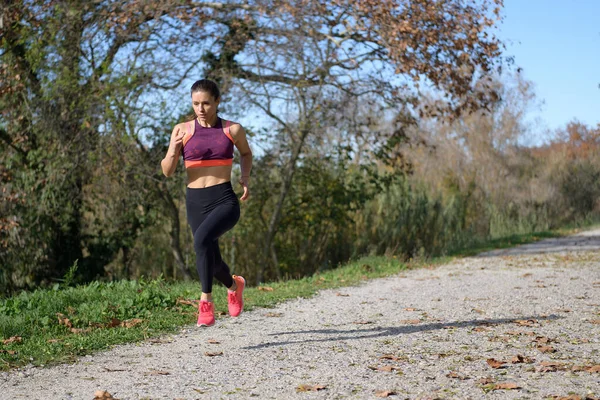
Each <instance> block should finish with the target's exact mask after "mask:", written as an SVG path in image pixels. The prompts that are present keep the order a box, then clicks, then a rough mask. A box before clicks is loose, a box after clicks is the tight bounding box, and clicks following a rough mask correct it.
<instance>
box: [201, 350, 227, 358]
mask: <svg viewBox="0 0 600 400" xmlns="http://www.w3.org/2000/svg"><path fill="white" fill-rule="evenodd" d="M204 355H205V356H207V357H217V356H222V355H223V352H222V351H215V352H210V351H207V352H205V353H204Z"/></svg>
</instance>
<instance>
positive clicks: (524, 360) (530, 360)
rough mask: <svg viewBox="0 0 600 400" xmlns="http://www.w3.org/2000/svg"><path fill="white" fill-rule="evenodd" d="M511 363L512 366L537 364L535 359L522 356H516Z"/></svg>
mask: <svg viewBox="0 0 600 400" xmlns="http://www.w3.org/2000/svg"><path fill="white" fill-rule="evenodd" d="M510 362H511V363H512V364H523V363H525V364H532V363H534V362H535V360H534V359H533V358H531V357H525V356H522V355H520V354H517V355H516V356H514V357H513V358H512V359H511V360H510Z"/></svg>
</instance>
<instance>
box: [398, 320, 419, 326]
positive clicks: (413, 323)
mask: <svg viewBox="0 0 600 400" xmlns="http://www.w3.org/2000/svg"><path fill="white" fill-rule="evenodd" d="M400 323H401V324H408V325H418V324H420V323H421V320H420V319H403V320H402V321H400Z"/></svg>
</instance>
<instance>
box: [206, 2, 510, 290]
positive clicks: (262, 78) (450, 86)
mask: <svg viewBox="0 0 600 400" xmlns="http://www.w3.org/2000/svg"><path fill="white" fill-rule="evenodd" d="M211 4H212V5H210V6H208V5H207V7H212V8H213V9H214V15H213V19H212V21H213V23H214V24H215V25H217V27H216V28H215V29H216V30H217V31H218V32H220V36H218V39H217V43H215V46H213V47H211V50H210V51H209V52H208V53H207V54H206V55H205V58H204V61H205V62H206V63H207V64H208V67H207V71H208V73H209V75H211V76H213V77H215V78H216V79H218V80H219V81H220V82H221V83H222V84H223V85H224V86H226V87H227V88H229V90H230V92H231V93H232V95H231V97H232V98H236V99H237V100H238V101H240V102H241V103H243V104H251V105H252V106H254V108H255V109H257V110H259V111H260V112H262V113H263V114H264V115H266V116H267V117H269V118H270V119H271V121H272V122H273V124H274V127H273V130H272V131H271V132H272V134H270V135H268V137H265V138H264V139H265V140H272V141H273V143H275V145H276V146H277V147H278V148H279V149H280V150H281V154H282V155H283V160H284V163H283V171H282V174H281V180H280V181H279V182H276V184H277V186H278V187H279V194H278V199H277V201H276V203H275V206H274V208H273V211H272V213H271V215H270V217H269V222H268V226H267V230H266V232H265V239H264V247H263V254H264V255H265V256H266V255H268V254H270V253H271V249H272V243H273V240H274V237H275V234H276V233H277V230H278V227H279V224H280V221H281V213H282V209H283V205H284V202H285V199H286V197H287V195H288V193H289V191H290V188H291V187H292V183H293V180H294V174H295V171H296V168H297V166H298V165H299V163H300V162H302V157H303V154H304V153H305V146H306V143H307V141H310V138H317V137H318V135H319V133H320V132H323V131H325V130H332V131H334V130H335V129H336V126H334V125H332V124H331V123H330V122H331V121H333V120H334V118H333V116H335V115H336V110H335V109H332V108H331V107H328V105H336V106H337V105H338V104H339V103H337V101H336V100H337V99H340V98H342V97H344V96H349V97H352V98H356V99H361V98H366V97H367V96H370V97H376V98H378V99H379V103H380V104H383V105H386V106H388V107H395V108H408V109H409V110H410V109H411V110H412V111H413V112H414V111H415V106H416V105H417V104H418V99H419V96H418V95H419V90H420V87H421V85H428V86H430V87H431V88H433V89H434V90H437V91H440V92H441V93H443V94H444V101H443V102H438V103H437V104H435V106H434V107H431V108H430V109H424V110H422V112H423V113H424V114H429V115H432V114H434V115H437V116H439V117H452V116H457V115H459V114H460V113H461V112H462V111H464V110H473V109H477V108H480V107H486V106H488V105H489V104H490V103H493V102H494V101H496V100H497V96H496V94H495V92H494V91H493V90H491V89H492V88H489V87H488V88H481V89H482V90H479V89H478V88H476V87H475V86H474V82H475V80H476V79H475V78H476V77H478V76H481V75H486V74H489V73H490V72H492V71H494V70H495V69H496V68H499V67H501V64H502V63H501V60H500V50H501V45H500V43H499V41H498V40H497V39H496V38H495V37H494V36H493V35H492V34H491V32H490V30H491V28H492V27H493V26H494V24H495V23H496V21H497V20H498V19H499V18H500V17H499V15H500V7H501V6H502V1H500V0H498V1H466V2H465V1H444V2H431V1H426V0H412V1H408V0H404V1H403V0H389V1H383V2H382V1H369V0H359V1H352V2H350V1H347V0H335V1H329V2H323V1H315V0H298V1H291V2H290V1H286V2H279V1H254V2H251V3H243V4H241V3H238V2H227V3H211ZM357 101H360V100H357ZM412 116H413V118H412V119H411V118H406V119H405V120H406V121H414V117H415V114H414V113H413V114H412ZM382 117H383V116H382ZM381 133H382V134H385V133H386V132H381ZM387 133H388V135H383V136H382V137H380V138H379V143H378V144H379V145H381V146H383V145H385V144H386V142H387V141H389V140H392V141H393V140H395V135H397V134H399V133H402V129H401V128H399V127H396V129H393V130H392V131H391V132H387ZM349 134H351V133H349ZM314 142H318V139H315V140H314ZM266 261H267V260H265V262H263V263H261V265H262V269H261V270H260V271H258V274H257V275H258V280H259V281H260V280H262V276H263V274H264V268H265V267H266V266H267V265H268V264H267V262H266Z"/></svg>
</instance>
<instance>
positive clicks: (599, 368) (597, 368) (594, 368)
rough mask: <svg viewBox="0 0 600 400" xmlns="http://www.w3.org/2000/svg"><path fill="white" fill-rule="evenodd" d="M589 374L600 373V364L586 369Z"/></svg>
mask: <svg viewBox="0 0 600 400" xmlns="http://www.w3.org/2000/svg"><path fill="white" fill-rule="evenodd" d="M585 370H586V371H587V372H600V364H596V365H592V366H591V367H587V368H586V369H585Z"/></svg>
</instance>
